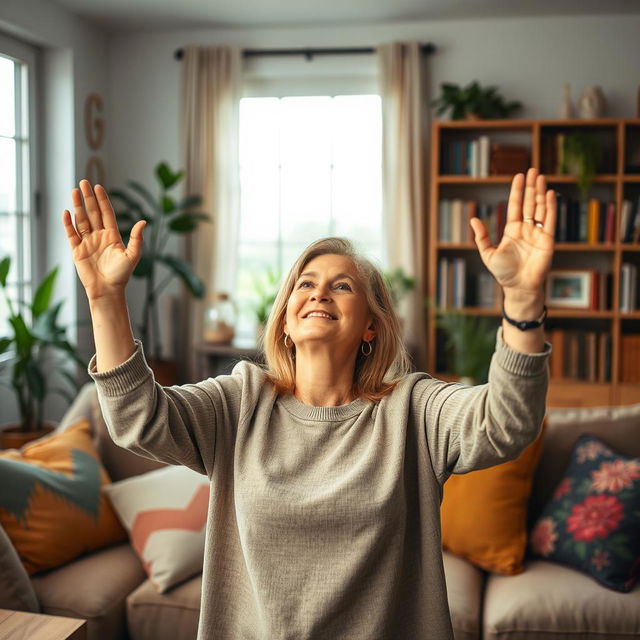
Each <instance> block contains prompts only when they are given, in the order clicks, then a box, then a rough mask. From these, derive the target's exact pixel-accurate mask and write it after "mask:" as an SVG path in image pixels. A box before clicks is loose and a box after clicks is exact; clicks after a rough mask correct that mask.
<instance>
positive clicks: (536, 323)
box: [502, 304, 547, 331]
mask: <svg viewBox="0 0 640 640" xmlns="http://www.w3.org/2000/svg"><path fill="white" fill-rule="evenodd" d="M502 317H503V318H504V319H505V320H506V321H507V322H508V323H509V324H512V325H513V326H514V327H516V328H518V329H520V331H529V329H537V328H538V327H541V326H542V325H543V323H544V321H545V319H546V317H547V305H546V304H545V305H544V307H543V308H542V315H541V316H540V317H539V318H538V319H537V320H520V322H518V321H516V320H513V319H512V318H510V317H509V316H508V315H507V314H506V313H505V310H504V305H503V307H502Z"/></svg>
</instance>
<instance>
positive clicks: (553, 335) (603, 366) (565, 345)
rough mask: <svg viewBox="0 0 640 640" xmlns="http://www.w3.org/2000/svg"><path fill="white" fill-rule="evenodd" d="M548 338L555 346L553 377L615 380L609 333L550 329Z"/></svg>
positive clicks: (553, 352) (592, 380)
mask: <svg viewBox="0 0 640 640" xmlns="http://www.w3.org/2000/svg"><path fill="white" fill-rule="evenodd" d="M547 340H548V341H549V342H550V343H551V344H552V345H553V350H552V352H551V358H550V360H549V373H550V374H551V377H552V378H572V379H574V380H584V381H586V382H610V381H611V334H610V333H609V332H606V331H603V332H599V331H580V330H567V329H551V330H550V331H548V332H547Z"/></svg>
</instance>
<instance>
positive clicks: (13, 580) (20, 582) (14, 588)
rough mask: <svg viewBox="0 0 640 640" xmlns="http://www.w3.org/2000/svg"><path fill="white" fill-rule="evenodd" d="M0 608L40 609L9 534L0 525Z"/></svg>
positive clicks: (15, 609)
mask: <svg viewBox="0 0 640 640" xmlns="http://www.w3.org/2000/svg"><path fill="white" fill-rule="evenodd" d="M0 608H1V609H12V610H13V611H31V612H35V613H37V612H38V611H40V604H39V603H38V598H37V596H36V592H35V591H34V589H33V586H32V584H31V580H30V579H29V575H28V574H27V572H26V570H25V568H24V567H23V566H22V563H21V562H20V558H19V557H18V553H17V552H16V550H15V547H14V546H13V544H12V543H11V540H9V536H8V535H7V533H6V532H5V530H4V529H3V528H2V527H1V526H0Z"/></svg>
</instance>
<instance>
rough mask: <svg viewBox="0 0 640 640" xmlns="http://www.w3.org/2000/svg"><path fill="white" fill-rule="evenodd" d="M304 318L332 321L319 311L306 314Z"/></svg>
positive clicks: (327, 315)
mask: <svg viewBox="0 0 640 640" xmlns="http://www.w3.org/2000/svg"><path fill="white" fill-rule="evenodd" d="M305 317H306V318H328V319H329V320H333V318H332V317H331V316H330V315H329V314H328V313H322V312H321V311H312V312H311V313H308V314H307V315H306V316H305Z"/></svg>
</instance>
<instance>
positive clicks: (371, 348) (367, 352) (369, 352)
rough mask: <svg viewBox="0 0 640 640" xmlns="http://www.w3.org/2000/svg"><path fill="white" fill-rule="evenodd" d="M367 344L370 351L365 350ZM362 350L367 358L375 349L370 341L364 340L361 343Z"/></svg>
mask: <svg viewBox="0 0 640 640" xmlns="http://www.w3.org/2000/svg"><path fill="white" fill-rule="evenodd" d="M365 344H366V345H367V346H368V347H369V351H365V350H364V345H365ZM360 351H362V355H363V356H364V357H365V358H366V357H367V356H370V355H371V352H372V351H373V346H372V344H371V343H370V342H363V343H362V344H361V345H360Z"/></svg>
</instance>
